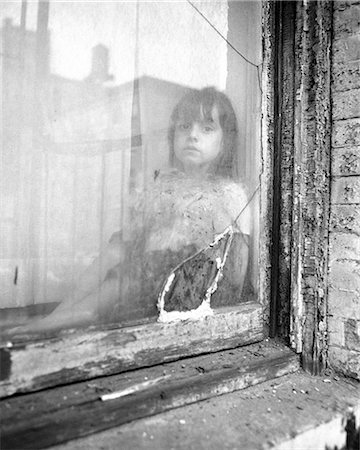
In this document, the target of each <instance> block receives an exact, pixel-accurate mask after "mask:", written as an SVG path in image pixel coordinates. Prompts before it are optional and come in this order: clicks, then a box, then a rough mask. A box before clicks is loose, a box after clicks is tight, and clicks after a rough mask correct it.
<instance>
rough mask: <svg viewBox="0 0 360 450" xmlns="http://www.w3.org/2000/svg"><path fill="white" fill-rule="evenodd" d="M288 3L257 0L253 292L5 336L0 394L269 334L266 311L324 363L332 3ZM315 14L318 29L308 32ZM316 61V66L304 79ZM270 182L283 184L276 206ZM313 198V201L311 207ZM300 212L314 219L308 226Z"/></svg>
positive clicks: (276, 332)
mask: <svg viewBox="0 0 360 450" xmlns="http://www.w3.org/2000/svg"><path fill="white" fill-rule="evenodd" d="M281 3H283V5H281ZM292 3H293V2H270V1H268V2H264V3H263V56H264V57H263V71H262V92H263V94H262V116H263V118H262V126H261V128H262V173H261V181H262V182H261V188H260V221H261V222H260V223H261V227H260V235H261V237H262V239H261V240H260V251H259V254H260V256H259V259H260V275H259V287H260V290H259V300H260V302H259V303H255V302H248V303H244V304H241V305H240V306H238V307H236V308H223V309H220V310H217V311H216V312H215V314H214V316H209V317H207V318H206V319H204V320H202V321H194V322H191V321H186V322H180V323H170V324H162V323H149V324H145V325H138V326H135V327H127V328H115V327H114V326H113V325H112V326H97V327H90V328H89V329H87V330H72V331H64V332H61V333H59V334H57V335H56V336H48V337H46V336H45V337H44V336H38V337H35V338H32V340H27V341H16V340H13V341H11V342H5V343H4V345H3V346H2V347H1V348H0V356H1V377H0V397H6V396H9V395H12V394H15V393H20V392H28V391H35V390H39V389H43V388H45V387H49V386H55V385H62V384H67V383H69V382H74V381H79V380H86V379H91V378H94V377H97V376H101V375H109V374H115V373H121V372H123V371H126V370H129V369H133V368H138V367H146V366H152V365H155V364H159V363H162V362H167V361H173V360H176V359H179V358H182V357H186V356H194V355H198V354H202V353H207V352H215V351H218V350H223V349H229V348H234V347H237V346H240V345H245V344H249V343H252V342H257V341H260V340H262V339H263V338H264V337H265V336H267V335H268V329H267V324H269V323H270V322H269V321H270V319H271V328H270V334H271V335H272V336H280V337H282V338H284V337H285V338H286V339H288V341H289V342H290V343H291V345H292V347H293V348H294V349H296V351H297V352H300V353H302V356H303V362H304V367H305V368H307V369H309V370H311V371H312V372H314V373H316V372H319V371H320V370H321V369H322V368H324V365H325V364H326V325H324V320H325V319H324V318H325V312H326V304H325V298H324V295H325V292H326V267H327V245H326V242H327V241H326V237H327V224H328V206H327V205H328V203H327V200H328V195H329V183H328V178H327V176H328V174H329V167H330V166H329V165H330V163H329V161H330V157H329V149H330V145H329V134H328V133H329V130H330V121H329V120H327V118H329V114H330V105H329V102H330V95H329V91H330V81H329V73H330V72H329V68H330V61H329V57H328V54H329V46H330V43H331V13H332V11H331V5H329V4H328V3H327V2H308V3H306V4H303V3H302V2H296V3H295V5H292V6H291V4H292ZM288 8H290V10H291V14H288V13H289V9H288ZM293 20H294V21H295V23H297V26H296V27H295V29H294V26H293V27H292V28H291V22H292V21H293ZM316 22H318V25H317V26H316V27H315V29H316V32H315V33H307V32H306V27H309V26H314V25H315V23H316ZM329 23H330V24H329ZM289 27H290V28H289ZM278 36H288V40H286V39H281V40H279V39H278ZM315 43H316V44H317V47H316V50H314V48H315V47H314V44H315ZM300 44H301V45H300ZM294 47H297V49H296V51H295V54H296V55H297V56H296V58H295V59H294V61H293V63H294V64H295V67H296V70H295V76H294V70H293V69H291V64H292V63H291V62H290V63H289V62H288V63H287V62H286V61H284V60H285V58H281V59H280V60H277V59H276V55H279V50H280V49H281V48H283V49H284V50H285V54H286V51H287V52H288V56H290V54H291V48H294ZM299 48H300V49H301V50H300V51H299ZM281 54H282V53H281ZM307 58H308V59H307ZM314 61H315V62H319V61H320V62H322V66H321V67H318V68H316V70H315V72H316V76H317V84H316V86H315V87H314V88H311V87H310V83H311V80H313V79H314V76H315V75H314V70H313V66H312V65H311V64H314ZM292 67H294V66H292ZM300 69H301V70H300ZM322 73H323V74H325V75H324V76H323V77H322V76H321V74H322ZM291 74H292V75H291ZM279 80H280V81H279ZM286 86H287V87H288V88H289V89H290V91H289V92H290V93H292V94H291V95H286V96H282V97H281V96H279V95H278V94H279V87H280V89H284V87H286ZM311 89H312V91H311ZM314 89H315V98H321V99H322V103H321V106H320V108H319V107H318V105H317V104H316V103H315V101H314V97H313V96H310V95H309V92H310V91H311V92H313V90H314ZM299 90H300V94H301V95H300V98H299V94H298V93H299ZM306 107H307V109H306ZM284 114H286V115H284ZM280 118H282V120H280ZM286 118H287V119H286ZM314 118H315V120H316V125H317V126H316V127H315V129H314V123H313V122H314V120H313V119H314ZM324 118H325V120H324ZM289 127H290V130H291V133H290V138H289ZM304 142H306V152H305V155H306V156H312V157H313V158H319V159H320V162H321V164H320V165H321V167H320V168H318V167H315V168H314V165H313V164H311V163H308V162H307V161H308V160H307V159H306V158H305V159H304ZM284 144H285V145H284ZM315 144H316V146H315ZM289 161H290V162H289ZM314 175H316V177H317V179H319V180H322V185H321V186H318V187H316V188H314V186H310V185H309V180H311V177H312V176H314ZM274 186H280V191H276V192H279V193H280V200H279V207H278V208H276V207H275V206H274V205H275V204H276V201H275V200H274ZM299 198H301V202H300V200H299ZM314 202H316V204H317V205H320V206H319V208H317V209H316V208H315V209H314V208H312V205H313V204H314ZM304 208H305V209H304ZM307 221H310V222H311V223H314V221H318V222H317V223H320V227H319V228H318V229H316V230H315V232H314V230H312V232H311V233H310V230H307V229H306V227H307ZM276 230H277V231H276ZM307 231H309V232H307ZM321 239H325V241H321ZM324 242H325V245H324ZM314 259H315V262H314ZM316 282H318V283H319V285H318V286H319V289H318V290H317V292H315V290H314V288H313V286H314V283H316ZM284 286H285V288H284ZM321 290H322V291H321ZM320 294H322V295H320ZM270 298H271V302H270ZM284 317H289V318H290V320H285V321H283V318H284Z"/></svg>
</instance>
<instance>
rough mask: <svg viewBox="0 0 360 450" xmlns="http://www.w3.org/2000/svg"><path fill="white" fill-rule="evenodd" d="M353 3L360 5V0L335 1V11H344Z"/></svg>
mask: <svg viewBox="0 0 360 450" xmlns="http://www.w3.org/2000/svg"><path fill="white" fill-rule="evenodd" d="M351 5H360V0H347V1H340V0H337V1H335V2H334V11H344V9H346V8H349V7H351Z"/></svg>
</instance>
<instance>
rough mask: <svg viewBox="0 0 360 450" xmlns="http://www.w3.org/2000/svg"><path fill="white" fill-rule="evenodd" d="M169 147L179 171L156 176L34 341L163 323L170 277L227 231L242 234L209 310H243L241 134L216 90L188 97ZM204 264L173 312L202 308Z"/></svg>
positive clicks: (246, 226) (245, 235)
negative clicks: (92, 327)
mask: <svg viewBox="0 0 360 450" xmlns="http://www.w3.org/2000/svg"><path fill="white" fill-rule="evenodd" d="M168 139H169V147H170V163H171V166H172V167H173V169H172V170H171V171H170V172H168V173H166V174H161V173H160V174H159V175H158V176H156V177H155V180H154V183H153V184H152V185H151V186H150V187H148V189H146V190H145V192H143V193H142V195H141V196H140V197H139V198H138V199H137V200H136V201H134V204H133V210H132V213H131V214H130V216H131V220H130V223H129V228H128V229H125V230H122V231H121V232H118V233H115V234H114V235H113V236H112V238H111V239H110V241H109V244H108V246H107V247H106V249H105V250H104V252H102V254H101V255H100V256H99V258H97V260H95V261H94V262H93V263H92V265H91V266H90V267H89V268H88V269H87V271H86V272H85V274H84V275H83V277H82V278H81V280H80V282H79V284H78V286H77V288H76V290H75V292H73V294H72V295H71V296H70V297H69V298H68V299H65V300H64V301H63V302H62V303H61V304H60V305H59V306H58V307H57V309H55V311H54V312H53V313H52V314H50V315H49V316H48V317H46V318H45V319H41V320H38V321H37V322H33V323H32V324H30V325H29V326H28V327H26V328H27V330H26V331H32V330H36V331H39V330H47V329H54V328H65V327H73V326H76V325H88V324H93V323H97V322H99V321H115V322H121V323H129V322H132V321H139V320H141V319H144V318H149V317H153V316H156V315H157V314H158V310H157V306H156V304H157V298H158V294H159V292H160V291H161V288H162V286H163V283H164V280H165V279H166V277H167V275H169V273H170V272H171V270H173V269H174V267H176V266H178V265H179V264H180V263H181V262H182V261H184V260H186V259H187V258H190V257H191V256H192V255H194V254H195V253H196V252H198V251H199V250H201V249H203V248H205V247H207V246H208V245H209V244H210V243H211V242H213V240H214V238H215V237H216V236H217V235H218V234H220V233H222V232H223V231H224V230H225V229H226V228H227V227H228V226H229V225H232V226H233V229H234V230H235V232H236V233H235V236H234V238H233V241H232V244H231V248H230V253H229V256H228V260H227V264H226V265H225V268H224V273H223V281H222V282H221V283H220V284H219V288H218V289H217V291H216V292H215V293H214V294H213V295H212V297H211V306H212V307H213V306H220V305H229V304H234V303H237V302H239V301H240V295H241V292H242V290H243V285H244V280H245V275H246V271H247V264H248V246H249V237H250V215H249V211H248V208H245V206H246V203H247V196H246V194H245V189H244V186H243V185H242V184H240V183H239V182H238V181H239V180H238V169H239V167H238V127H237V121H236V116H235V112H234V109H233V107H232V105H231V103H230V100H229V99H228V98H227V96H226V95H225V94H223V93H221V92H219V91H218V90H216V89H215V88H212V87H208V88H204V89H202V90H191V91H189V92H188V93H187V94H186V95H185V96H184V97H183V98H182V99H181V101H180V102H179V103H178V105H177V106H176V107H175V109H174V111H173V113H172V115H171V123H170V127H169V133H168ZM244 208H245V209H244ZM240 213H241V214H240ZM204 255H205V254H204ZM202 257H203V260H202V261H201V257H200V259H199V257H198V258H197V259H196V261H195V260H193V262H194V261H195V262H196V264H198V266H197V267H196V268H194V267H192V268H191V264H190V263H189V265H188V268H186V267H185V265H184V267H185V268H184V272H183V275H182V276H183V282H184V285H185V286H187V288H186V289H185V290H184V292H183V295H180V298H179V295H178V299H177V303H176V305H173V308H175V309H179V310H190V309H193V308H194V307H195V306H196V305H198V304H199V299H196V298H195V299H194V292H195V297H196V295H198V294H196V293H197V292H199V290H196V287H195V288H194V289H192V284H194V273H195V272H196V271H198V272H201V270H203V271H204V270H205V267H207V264H208V261H207V260H206V257H205V256H202ZM204 258H205V259H204ZM190 259H191V258H190ZM199 261H200V262H199ZM206 270H207V269H206ZM204 277H206V275H204V276H203V278H204ZM201 300H202V299H200V302H201ZM22 331H24V330H22Z"/></svg>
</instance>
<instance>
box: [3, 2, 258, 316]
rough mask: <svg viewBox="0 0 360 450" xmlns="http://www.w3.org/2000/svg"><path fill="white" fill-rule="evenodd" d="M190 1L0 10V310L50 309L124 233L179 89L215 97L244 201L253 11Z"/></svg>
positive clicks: (253, 121) (250, 158)
mask: <svg viewBox="0 0 360 450" xmlns="http://www.w3.org/2000/svg"><path fill="white" fill-rule="evenodd" d="M194 6H195V7H196V9H195V8H194V7H193V6H192V5H191V4H190V3H189V2H187V1H180V2H179V1H155V2H153V1H138V2H128V1H118V2H75V1H65V2H57V1H51V0H50V1H39V2H36V3H35V2H26V0H24V1H22V2H20V1H16V2H12V3H11V4H10V3H9V4H7V5H6V7H5V8H3V12H2V13H1V19H2V28H1V37H2V54H1V69H2V70H1V77H2V85H3V88H2V99H1V100H2V106H3V118H2V131H3V133H2V136H3V138H2V168H1V169H2V175H3V176H2V188H3V189H2V197H1V203H2V207H1V211H2V212H1V215H2V216H1V223H2V227H1V261H0V263H1V267H0V272H1V273H0V276H1V280H0V289H1V292H2V297H1V300H0V302H1V303H0V307H1V308H13V307H22V306H27V305H41V304H42V305H43V304H48V303H57V302H61V301H62V300H63V299H64V296H71V292H72V288H73V287H74V286H75V285H76V283H77V280H78V278H79V276H80V275H81V273H82V272H83V271H84V269H85V268H86V267H87V266H88V265H89V264H90V263H91V262H92V261H93V260H94V258H95V257H97V256H99V255H101V252H102V249H103V248H104V247H105V246H106V245H107V243H108V241H109V239H110V238H111V236H112V235H113V234H114V233H116V232H117V231H119V230H125V232H129V233H130V234H131V223H130V225H129V209H130V208H131V207H132V199H133V197H134V195H135V194H137V193H139V192H141V191H143V190H144V189H145V188H146V186H148V185H149V184H150V183H151V182H152V181H153V180H154V178H156V176H157V174H158V173H162V172H166V171H167V170H168V169H169V164H170V163H169V146H168V127H169V119H170V115H171V112H172V110H173V109H174V106H175V105H176V104H177V103H178V101H179V100H180V99H181V98H182V97H183V95H184V93H186V92H187V91H188V90H189V89H199V88H203V87H206V86H214V87H216V88H217V89H218V90H221V91H225V92H226V94H227V95H228V97H229V98H230V100H231V101H232V103H233V105H234V108H235V111H236V114H237V117H238V122H239V128H240V149H239V151H240V152H241V158H240V166H241V167H239V169H240V172H241V174H242V177H243V179H244V180H245V181H246V183H247V185H248V191H249V195H251V194H252V192H253V191H254V190H255V189H256V186H257V184H258V176H259V171H260V131H259V130H260V89H259V78H258V76H259V68H257V67H255V66H257V65H259V64H260V63H261V4H260V2H251V1H250V2H242V1H239V2H237V1H236V2H227V1H226V0H219V1H215V2H214V1H201V2H199V1H197V2H195V3H194ZM226 39H228V41H229V42H231V43H232V44H233V46H234V47H236V49H237V50H238V52H235V51H234V50H233V49H232V48H231V47H230V46H229V45H228V43H227V42H226ZM239 52H240V53H241V54H242V55H244V56H245V57H246V58H247V59H248V61H245V60H244V58H242V57H241V56H240V55H239ZM249 61H250V62H251V63H250V64H249ZM257 201H258V200H256V199H255V201H254V202H253V204H252V206H251V207H252V217H253V230H254V231H253V236H252V243H251V247H252V259H251V261H252V262H251V278H252V284H253V286H254V288H255V289H256V283H257V273H258V267H257V247H258V203H257ZM126 230H130V231H126ZM102 263H103V262H102V261H101V258H100V259H99V261H98V264H99V283H100V282H101V279H100V271H101V265H102ZM119 295H120V294H119ZM99 302H101V298H99ZM49 310H51V308H50V309H49ZM47 311H48V310H47Z"/></svg>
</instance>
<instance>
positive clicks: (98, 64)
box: [87, 44, 113, 83]
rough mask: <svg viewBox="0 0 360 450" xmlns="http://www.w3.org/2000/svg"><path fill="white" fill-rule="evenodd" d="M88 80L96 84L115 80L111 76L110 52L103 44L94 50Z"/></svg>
mask: <svg viewBox="0 0 360 450" xmlns="http://www.w3.org/2000/svg"><path fill="white" fill-rule="evenodd" d="M87 79H88V80H89V81H92V82H96V83H104V82H105V81H109V80H112V79H113V76H112V75H110V74H109V50H108V48H107V47H105V45H103V44H98V45H96V46H95V47H93V49H92V60H91V73H90V75H89V76H88V78H87Z"/></svg>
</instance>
